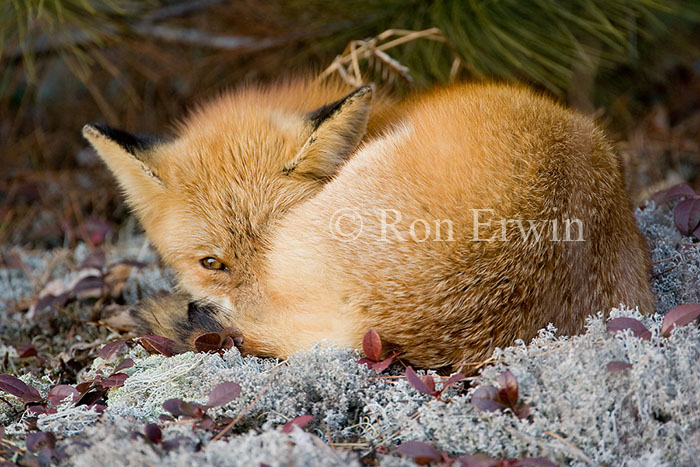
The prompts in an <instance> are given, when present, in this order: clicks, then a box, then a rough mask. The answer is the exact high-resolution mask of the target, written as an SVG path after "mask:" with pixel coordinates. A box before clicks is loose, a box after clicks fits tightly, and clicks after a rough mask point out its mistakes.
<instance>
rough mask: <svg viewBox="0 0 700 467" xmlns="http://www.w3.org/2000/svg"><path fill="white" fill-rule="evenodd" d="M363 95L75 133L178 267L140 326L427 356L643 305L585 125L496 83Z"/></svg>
mask: <svg viewBox="0 0 700 467" xmlns="http://www.w3.org/2000/svg"><path fill="white" fill-rule="evenodd" d="M372 94H373V92H372V89H371V88H370V87H360V88H358V89H354V90H352V91H350V92H348V90H344V89H343V87H342V86H341V85H337V84H332V83H331V84H319V83H315V82H313V81H311V80H297V81H292V82H287V83H284V84H279V85H274V86H267V87H256V86H247V87H244V88H241V89H239V90H235V91H232V92H229V93H226V94H223V95H221V96H219V97H218V98H216V99H214V100H213V101H211V102H209V103H208V104H206V105H204V106H202V107H200V108H198V109H197V110H195V111H194V112H193V113H192V114H191V115H190V116H189V117H188V118H186V119H185V120H184V121H183V122H182V123H180V124H179V125H178V126H177V128H176V132H175V133H176V134H175V137H174V138H173V139H171V140H163V141H158V140H146V139H141V138H138V137H136V136H133V135H131V134H128V133H126V132H123V131H120V130H115V129H111V128H108V127H105V126H101V125H86V126H85V127H84V129H83V134H84V136H85V137H86V138H87V139H88V140H89V141H90V143H91V144H92V145H93V146H94V147H95V149H96V150H97V152H98V154H99V155H100V157H101V158H102V159H103V160H104V161H105V163H106V164H107V166H108V167H109V169H110V170H111V171H112V172H113V174H114V176H115V177H116V178H117V181H118V182H119V184H120V185H121V188H122V189H123V191H124V193H125V194H126V198H127V201H128V204H129V205H130V206H131V208H132V209H133V210H134V211H135V213H136V215H137V216H138V218H139V219H140V221H141V223H142V224H143V226H144V228H145V231H146V233H147V235H148V236H149V238H150V240H151V242H152V243H153V244H154V245H155V247H156V248H157V250H158V252H159V254H160V255H161V257H162V259H163V261H164V263H165V264H166V265H168V266H170V267H171V268H172V269H173V270H174V271H175V272H176V275H177V282H178V293H176V294H174V295H172V296H170V297H164V298H159V299H155V300H151V301H150V302H148V303H145V304H144V305H143V306H142V307H141V308H139V309H138V310H135V311H134V314H133V318H134V321H135V322H136V323H137V324H138V325H139V327H140V328H141V330H142V331H145V332H148V333H152V334H158V335H162V336H166V337H169V338H171V339H173V340H175V341H176V342H177V343H178V345H179V346H180V349H181V350H187V349H190V348H192V346H193V341H194V339H196V337H198V336H199V335H201V334H202V333H205V332H222V330H224V329H236V333H237V335H239V336H242V339H239V340H238V343H240V346H239V348H240V349H241V351H242V352H243V353H244V354H253V355H260V356H273V357H280V358H284V357H287V356H288V355H290V354H292V353H294V352H297V351H299V350H302V349H306V348H308V347H310V346H311V345H312V344H313V343H314V342H318V341H322V340H326V341H328V342H330V343H334V344H337V345H340V346H346V347H355V348H357V347H359V346H360V344H361V341H362V337H363V335H364V334H365V333H366V331H368V330H369V329H374V330H376V331H377V332H378V334H379V335H380V336H381V338H382V341H383V342H384V348H385V349H389V350H390V349H400V350H402V351H403V358H405V359H406V360H407V361H408V362H410V363H412V364H414V365H417V366H421V367H432V368H437V367H449V366H452V367H454V366H459V365H460V364H461V363H463V362H468V361H475V360H480V359H483V358H485V357H487V356H488V355H489V354H490V352H491V351H492V350H493V349H494V347H496V346H500V347H503V346H507V345H511V344H513V341H514V340H515V339H524V340H529V339H531V338H533V337H534V336H535V335H536V333H537V331H538V330H539V329H540V328H542V327H545V326H546V325H547V324H548V323H553V324H554V325H555V326H556V327H557V328H558V329H559V330H560V332H562V333H566V334H572V333H578V332H580V331H581V330H582V328H583V325H584V321H585V318H586V316H588V315H590V314H592V313H595V312H598V311H607V310H609V309H610V308H611V307H613V306H617V305H619V304H621V303H624V304H627V305H630V306H638V307H639V309H640V310H641V311H643V312H648V311H651V310H652V309H653V298H652V295H651V292H650V287H649V279H648V274H649V263H648V258H647V253H646V246H645V243H644V240H643V238H642V237H641V235H640V233H639V231H638V230H637V227H636V225H635V221H634V218H633V216H632V212H631V206H630V201H629V198H628V196H627V194H626V192H625V186H624V180H623V173H622V167H621V163H620V160H619V159H618V157H617V156H616V155H615V153H614V152H613V150H612V148H611V146H610V144H609V143H608V142H607V141H606V138H605V136H604V134H603V132H602V131H601V130H600V129H599V128H597V127H596V125H595V124H594V122H593V121H591V119H589V118H587V117H585V116H583V115H579V114H577V113H575V112H573V111H570V110H567V109H565V108H563V107H561V106H560V105H558V104H556V103H554V102H553V101H551V100H549V99H548V98H545V97H543V96H539V95H536V94H535V93H533V92H531V91H530V90H528V89H526V88H522V87H513V86H510V85H502V84H458V85H452V86H449V87H443V88H438V89H435V90H432V91H429V92H426V93H422V94H417V95H414V96H412V97H410V98H408V99H405V100H404V101H402V102H395V101H393V100H391V99H389V98H387V97H385V96H378V98H375V99H374V101H373V99H372ZM343 95H344V97H342V96H343Z"/></svg>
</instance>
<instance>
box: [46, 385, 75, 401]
mask: <svg viewBox="0 0 700 467" xmlns="http://www.w3.org/2000/svg"><path fill="white" fill-rule="evenodd" d="M79 397H80V393H79V392H78V390H77V389H75V388H74V387H73V386H68V385H67V384H59V385H58V386H54V387H52V388H51V389H50V390H49V393H48V395H47V396H46V399H47V400H48V401H49V402H51V404H52V405H59V404H60V403H62V402H65V400H66V399H68V398H70V401H71V402H75V401H77V400H78V398H79Z"/></svg>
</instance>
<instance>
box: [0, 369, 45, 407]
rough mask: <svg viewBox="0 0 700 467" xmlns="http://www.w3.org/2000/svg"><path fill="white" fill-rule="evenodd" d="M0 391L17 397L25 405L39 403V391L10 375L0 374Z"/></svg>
mask: <svg viewBox="0 0 700 467" xmlns="http://www.w3.org/2000/svg"><path fill="white" fill-rule="evenodd" d="M0 390H2V391H5V392H9V393H10V394H12V395H13V396H17V397H19V398H20V399H22V401H23V402H25V403H29V402H39V401H41V394H39V391H37V390H36V389H35V388H33V387H31V386H28V385H27V384H26V383H24V381H22V380H21V379H19V378H15V377H14V376H11V375H3V374H0Z"/></svg>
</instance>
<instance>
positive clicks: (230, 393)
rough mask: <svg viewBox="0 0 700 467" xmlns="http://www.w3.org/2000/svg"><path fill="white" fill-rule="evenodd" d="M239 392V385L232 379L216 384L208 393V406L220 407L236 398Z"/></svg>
mask: <svg viewBox="0 0 700 467" xmlns="http://www.w3.org/2000/svg"><path fill="white" fill-rule="evenodd" d="M240 394H241V386H240V385H238V384H237V383H234V382H233V381H229V382H226V383H221V384H217V385H216V387H214V389H213V390H212V391H211V394H209V402H207V406H209V407H220V406H222V405H226V404H228V403H229V402H231V401H232V400H234V399H236V398H237V397H238V396H239V395H240Z"/></svg>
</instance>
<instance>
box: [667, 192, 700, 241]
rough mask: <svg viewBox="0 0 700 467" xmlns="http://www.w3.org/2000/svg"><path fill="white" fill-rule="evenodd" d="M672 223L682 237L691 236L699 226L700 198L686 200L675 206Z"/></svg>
mask: <svg viewBox="0 0 700 467" xmlns="http://www.w3.org/2000/svg"><path fill="white" fill-rule="evenodd" d="M673 221H674V222H675V223H676V227H678V230H680V232H681V233H682V234H683V235H688V236H689V235H692V233H693V231H694V230H695V229H697V228H698V225H699V224H700V198H691V199H686V200H683V201H681V202H680V203H678V204H676V207H675V208H673Z"/></svg>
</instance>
